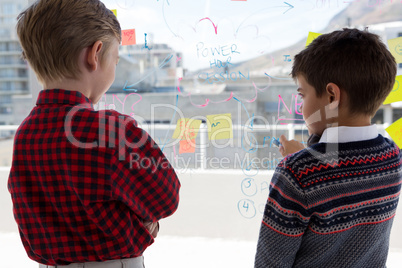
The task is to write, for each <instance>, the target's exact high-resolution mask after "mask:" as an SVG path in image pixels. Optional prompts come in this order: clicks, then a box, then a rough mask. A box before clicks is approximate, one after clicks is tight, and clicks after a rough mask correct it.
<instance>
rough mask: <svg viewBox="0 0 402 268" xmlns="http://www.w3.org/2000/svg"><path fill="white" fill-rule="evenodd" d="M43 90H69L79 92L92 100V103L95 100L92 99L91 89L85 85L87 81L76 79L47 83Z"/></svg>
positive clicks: (44, 84)
mask: <svg viewBox="0 0 402 268" xmlns="http://www.w3.org/2000/svg"><path fill="white" fill-rule="evenodd" d="M43 88H44V89H56V88H57V89H63V90H69V91H78V92H80V93H82V94H83V95H84V96H85V97H87V98H88V99H90V100H91V101H92V102H94V100H93V99H92V96H91V92H90V89H89V87H88V85H87V84H86V83H85V81H79V80H75V79H63V80H60V81H50V82H45V83H43Z"/></svg>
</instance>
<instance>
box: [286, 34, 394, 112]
mask: <svg viewBox="0 0 402 268" xmlns="http://www.w3.org/2000/svg"><path fill="white" fill-rule="evenodd" d="M396 71H397V67H396V62H395V59H394V57H393V56H392V54H391V53H390V52H389V50H388V49H387V47H386V46H385V45H384V43H383V42H382V41H381V40H380V37H379V36H378V35H376V34H373V33H370V32H368V31H367V30H365V31H361V30H358V29H343V30H340V31H334V32H332V33H329V34H323V35H321V36H319V37H317V38H316V39H315V40H314V41H313V42H312V43H311V44H310V45H309V46H308V47H307V48H305V49H304V50H303V51H301V52H300V53H299V54H297V55H296V56H295V59H294V62H293V69H292V73H291V75H292V77H293V78H296V76H298V75H302V76H303V77H304V78H305V79H306V81H307V82H308V83H309V84H310V85H312V86H313V87H314V88H315V91H316V95H317V97H321V96H322V94H323V93H324V92H325V89H326V85H327V84H328V83H335V84H336V85H338V86H339V88H340V89H341V90H343V91H344V92H346V94H347V96H348V100H349V103H348V108H349V111H350V112H351V113H352V114H365V115H370V116H373V115H374V114H375V113H376V111H377V110H378V108H379V107H380V106H381V104H382V103H383V102H384V100H385V98H386V97H387V96H388V94H389V93H390V92H391V90H392V88H393V86H394V83H395V77H396Z"/></svg>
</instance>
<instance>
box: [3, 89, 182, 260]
mask: <svg viewBox="0 0 402 268" xmlns="http://www.w3.org/2000/svg"><path fill="white" fill-rule="evenodd" d="M179 188H180V183H179V180H178V178H177V176H176V174H175V172H174V170H173V168H172V167H171V166H170V164H169V162H168V161H167V160H166V158H165V156H164V155H163V153H162V152H161V150H160V149H159V147H158V146H157V145H156V144H155V143H154V141H153V140H152V139H151V138H150V136H149V135H148V134H147V133H146V132H145V131H143V130H142V129H140V128H138V127H137V126H136V124H135V121H134V120H133V119H132V118H131V117H129V116H126V115H122V114H120V113H118V112H116V111H109V110H108V111H95V110H94V109H93V106H92V104H91V102H90V100H89V99H88V98H86V97H85V96H84V95H83V94H81V93H79V92H74V91H66V90H59V89H53V90H43V91H41V92H40V94H39V97H38V101H37V106H36V107H35V108H34V109H33V110H32V111H31V113H30V114H29V116H28V117H27V118H26V119H25V120H24V121H23V122H22V124H21V125H20V127H19V128H18V130H17V133H16V136H15V139H14V152H13V163H12V167H11V171H10V176H9V180H8V189H9V191H10V193H11V197H12V201H13V204H14V208H13V211H14V217H15V220H16V222H17V224H18V228H19V231H20V235H21V239H22V242H23V244H24V247H25V250H26V251H27V253H28V256H29V257H30V258H31V259H33V260H35V261H37V262H39V263H43V264H47V265H57V264H59V265H63V264H69V263H76V262H88V261H106V260H112V259H120V258H130V257H137V256H140V255H142V253H143V252H144V250H145V249H146V248H147V247H148V246H149V245H151V244H152V243H153V237H152V236H151V234H150V233H149V232H148V230H147V229H146V228H145V227H144V225H143V222H145V221H147V222H156V221H159V220H160V219H162V218H164V217H167V216H169V215H171V214H173V212H174V211H175V210H176V208H177V206H178V201H179V195H178V193H179Z"/></svg>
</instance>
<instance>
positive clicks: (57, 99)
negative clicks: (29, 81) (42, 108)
mask: <svg viewBox="0 0 402 268" xmlns="http://www.w3.org/2000/svg"><path fill="white" fill-rule="evenodd" d="M46 104H71V105H74V106H75V105H80V104H89V105H90V107H91V108H92V109H93V108H94V107H93V104H92V102H91V101H90V100H89V99H88V98H87V97H85V95H84V94H82V93H81V92H79V91H71V90H64V89H44V90H42V91H41V92H39V96H38V100H37V101H36V105H37V106H39V105H46ZM89 105H88V106H89ZM88 108H89V107H88Z"/></svg>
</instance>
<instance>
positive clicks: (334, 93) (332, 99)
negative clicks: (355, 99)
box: [326, 83, 341, 110]
mask: <svg viewBox="0 0 402 268" xmlns="http://www.w3.org/2000/svg"><path fill="white" fill-rule="evenodd" d="M326 93H327V96H328V103H329V106H328V108H329V109H331V110H333V109H336V108H338V107H339V102H340V100H341V89H340V88H339V87H338V85H337V84H334V83H329V84H328V85H327V87H326Z"/></svg>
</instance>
